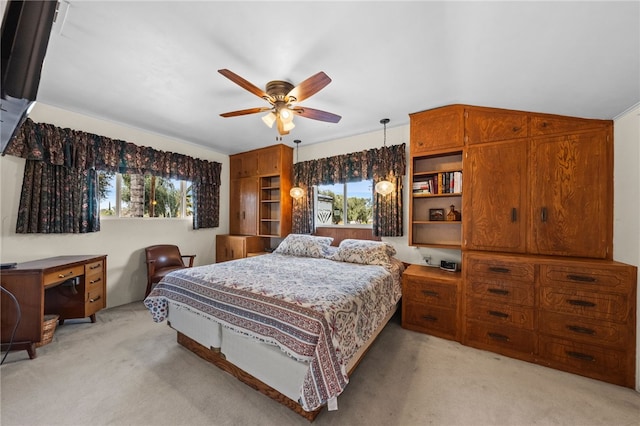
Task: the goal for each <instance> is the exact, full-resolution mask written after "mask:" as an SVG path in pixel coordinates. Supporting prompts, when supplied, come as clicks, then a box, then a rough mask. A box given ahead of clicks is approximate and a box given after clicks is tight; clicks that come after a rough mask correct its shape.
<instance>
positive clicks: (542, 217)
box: [540, 207, 547, 222]
mask: <svg viewBox="0 0 640 426" xmlns="http://www.w3.org/2000/svg"><path fill="white" fill-rule="evenodd" d="M540 221H542V222H546V221H547V208H546V207H542V208H541V209H540Z"/></svg>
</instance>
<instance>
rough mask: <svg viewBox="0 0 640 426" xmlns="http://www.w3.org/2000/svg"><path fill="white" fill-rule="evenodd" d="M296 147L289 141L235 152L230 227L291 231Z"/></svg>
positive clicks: (278, 233)
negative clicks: (294, 153) (294, 150)
mask: <svg viewBox="0 0 640 426" xmlns="http://www.w3.org/2000/svg"><path fill="white" fill-rule="evenodd" d="M292 167H293V149H292V148H291V147H288V146H286V145H282V144H279V145H273V146H270V147H267V148H263V149H259V150H254V151H249V152H246V153H241V154H236V155H232V156H231V157H230V168H231V185H230V189H231V197H230V203H229V231H230V232H231V233H232V234H241V235H259V236H263V237H285V236H286V235H288V234H289V233H290V232H291V210H292V200H291V196H290V195H289V190H290V189H291V174H292Z"/></svg>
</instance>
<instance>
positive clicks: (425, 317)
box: [402, 265, 461, 341]
mask: <svg viewBox="0 0 640 426" xmlns="http://www.w3.org/2000/svg"><path fill="white" fill-rule="evenodd" d="M460 285H461V276H460V273H459V272H448V271H443V270H441V269H439V268H433V267H429V266H421V265H410V266H409V267H408V268H407V269H406V270H405V271H404V273H403V274H402V327H403V328H406V329H408V330H414V331H420V332H423V333H429V334H433V335H434V336H438V337H442V338H445V339H451V340H458V341H459V340H460V337H459V330H460V328H459V326H458V317H459V313H458V307H459V305H460V304H459V302H458V298H459V295H460Z"/></svg>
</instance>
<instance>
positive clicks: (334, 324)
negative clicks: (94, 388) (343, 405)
mask: <svg viewBox="0 0 640 426" xmlns="http://www.w3.org/2000/svg"><path fill="white" fill-rule="evenodd" d="M331 241H332V238H330V237H318V236H311V235H298V234H290V235H289V236H287V237H286V238H285V239H284V240H283V241H282V243H281V244H280V245H279V246H278V247H277V248H276V250H275V251H274V252H273V253H271V254H266V255H261V256H255V257H248V258H244V259H238V260H233V261H229V262H223V263H216V264H211V265H205V266H197V267H193V268H187V269H182V270H179V271H175V272H172V273H170V274H168V275H167V276H166V277H165V278H164V279H163V280H162V281H161V282H160V283H158V285H157V286H156V287H154V289H153V290H152V291H151V293H150V294H149V295H148V297H147V298H146V299H145V301H144V303H145V306H146V307H147V308H148V309H149V311H150V313H151V315H152V318H153V320H154V321H156V322H163V321H165V320H167V321H168V323H169V325H170V326H171V327H172V328H174V329H176V331H177V332H178V342H179V343H180V344H182V345H183V346H185V347H187V348H188V349H190V350H192V351H193V352H195V353H196V354H198V355H199V356H201V357H203V358H205V359H207V360H209V361H210V362H213V363H214V364H215V365H217V366H219V367H220V368H223V369H224V370H225V371H227V372H229V373H231V374H233V375H234V376H236V377H237V378H238V379H240V380H242V381H244V382H245V383H248V384H250V385H251V386H252V387H254V388H255V389H257V390H259V391H261V392H262V393H264V394H266V395H267V396H270V397H271V398H273V399H276V400H278V401H279V402H281V403H283V404H284V405H286V406H288V407H289V408H291V409H293V410H294V411H296V412H298V413H299V414H301V415H303V416H304V417H306V418H307V419H309V420H313V419H314V418H315V417H316V416H317V414H318V413H319V412H320V410H321V409H322V408H323V407H324V406H328V408H329V409H330V410H331V409H337V397H338V396H339V395H340V394H341V393H342V392H343V391H344V389H345V387H346V386H347V384H348V382H349V374H350V372H351V371H352V370H353V369H354V368H355V366H356V365H357V363H358V362H359V360H360V359H361V357H362V356H363V355H364V352H366V350H367V348H368V347H369V346H370V344H371V343H372V342H373V340H374V339H375V337H376V336H377V335H378V333H379V332H380V331H381V330H382V328H383V327H384V326H385V325H386V323H387V322H388V320H389V319H390V318H391V316H392V315H393V313H394V312H395V310H396V307H397V305H398V301H399V299H400V296H401V282H400V277H401V275H402V271H403V264H402V262H400V261H398V260H397V259H395V258H394V257H393V255H394V254H395V250H394V249H393V247H392V246H390V245H388V244H386V243H384V242H379V241H366V240H356V239H345V240H342V241H341V242H340V245H339V246H338V247H334V246H331V245H330V244H331Z"/></svg>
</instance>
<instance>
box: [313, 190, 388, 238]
mask: <svg viewBox="0 0 640 426" xmlns="http://www.w3.org/2000/svg"><path fill="white" fill-rule="evenodd" d="M360 182H369V184H370V185H371V188H372V189H371V198H370V200H371V223H366V224H365V223H343V224H342V225H340V224H335V223H332V224H319V223H318V221H317V220H316V219H317V217H318V216H317V214H318V210H317V209H318V205H319V203H318V195H320V194H319V187H321V186H329V185H342V211H343V214H344V217H345V218H346V217H347V208H348V199H347V186H348V185H349V184H350V183H360ZM374 197H375V195H374V191H373V179H362V180H359V181H356V182H338V183H333V184H327V185H314V186H313V217H314V221H313V223H314V228H365V229H366V228H369V229H373V203H374V202H375V198H374ZM343 222H346V221H345V220H343Z"/></svg>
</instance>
